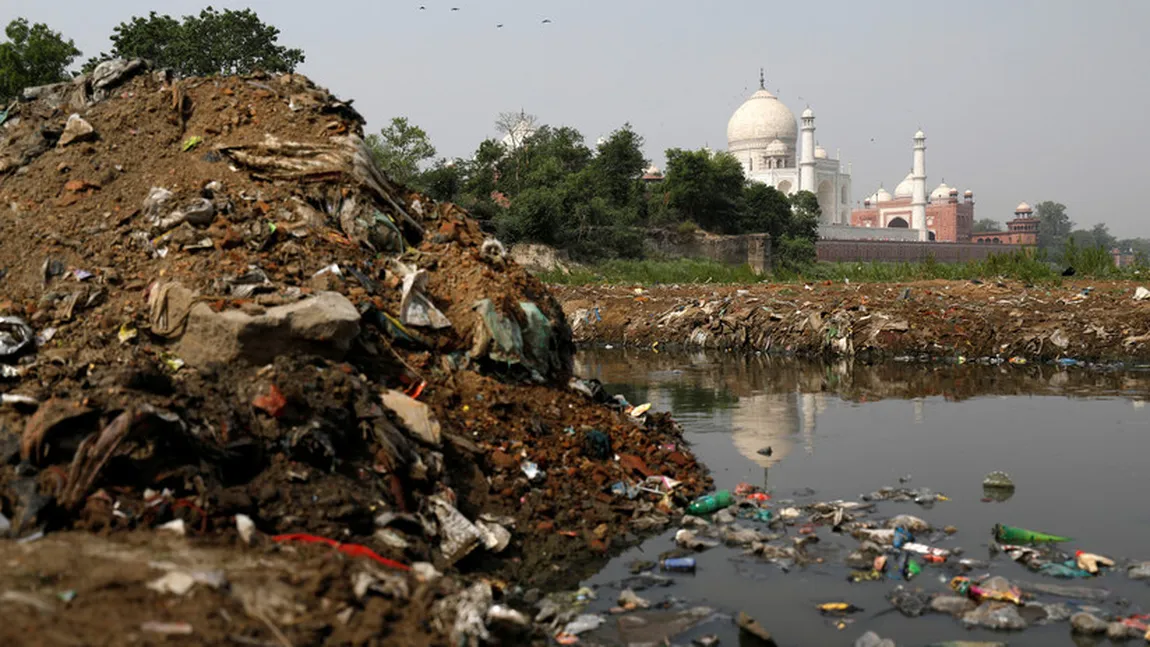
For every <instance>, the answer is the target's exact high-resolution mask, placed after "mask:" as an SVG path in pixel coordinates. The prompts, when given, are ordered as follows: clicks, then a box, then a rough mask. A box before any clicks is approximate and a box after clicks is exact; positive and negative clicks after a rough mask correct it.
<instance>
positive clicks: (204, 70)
mask: <svg viewBox="0 0 1150 647" xmlns="http://www.w3.org/2000/svg"><path fill="white" fill-rule="evenodd" d="M279 34H280V31H279V29H277V28H275V27H273V26H271V25H266V24H264V23H263V21H261V20H260V18H259V16H258V15H257V14H256V13H255V12H254V11H252V10H251V9H242V10H239V11H236V10H232V9H225V10H223V11H222V12H220V11H216V10H215V9H213V8H211V7H208V8H206V9H204V10H203V11H201V12H200V15H198V16H184V18H183V20H182V21H178V20H176V19H175V18H172V17H171V16H168V15H162V16H161V15H158V14H156V12H154V11H153V12H151V13H149V14H148V16H147V17H146V18H143V17H140V16H133V17H132V19H131V21H129V22H124V23H120V24H119V25H117V26H116V27H115V28H114V29H113V33H112V36H111V40H112V51H111V53H109V54H103V53H101V54H100V56H98V57H96V58H93V59H91V60H89V61H88V64H87V65H86V67H87V68H92V67H95V65H96V64H98V63H99V62H100V61H102V60H107V59H109V58H144V59H148V60H150V61H152V62H153V63H154V64H155V65H157V66H159V67H165V68H171V69H173V70H175V71H176V73H177V74H179V75H181V76H210V75H212V74H225V75H226V74H250V73H252V72H254V71H256V70H263V71H265V72H273V73H286V72H292V71H294V70H295V68H296V66H298V65H299V64H300V63H303V61H304V54H303V51H302V50H299V49H288V48H286V47H283V46H281V45H279V44H278V43H277V41H278V40H279Z"/></svg>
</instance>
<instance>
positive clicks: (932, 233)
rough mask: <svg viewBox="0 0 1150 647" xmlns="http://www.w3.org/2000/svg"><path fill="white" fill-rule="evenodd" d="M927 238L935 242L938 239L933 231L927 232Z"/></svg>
mask: <svg viewBox="0 0 1150 647" xmlns="http://www.w3.org/2000/svg"><path fill="white" fill-rule="evenodd" d="M926 236H927V238H929V239H930V240H935V238H936V236H935V235H934V232H933V231H927V232H926Z"/></svg>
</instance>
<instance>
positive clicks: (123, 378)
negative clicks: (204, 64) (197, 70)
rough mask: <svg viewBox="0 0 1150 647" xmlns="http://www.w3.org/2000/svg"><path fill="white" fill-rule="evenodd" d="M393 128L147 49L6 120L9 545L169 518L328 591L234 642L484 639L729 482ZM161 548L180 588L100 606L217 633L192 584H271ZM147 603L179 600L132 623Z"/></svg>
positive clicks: (2, 131) (156, 628)
mask: <svg viewBox="0 0 1150 647" xmlns="http://www.w3.org/2000/svg"><path fill="white" fill-rule="evenodd" d="M363 125H364V120H363V118H362V117H361V116H360V115H359V114H358V113H357V112H356V111H355V109H354V108H353V107H352V105H351V102H349V101H341V100H339V99H337V98H336V97H334V96H332V95H331V94H330V93H329V92H328V91H326V90H324V89H323V88H320V87H318V86H316V85H315V84H313V83H312V82H311V81H309V80H308V79H307V78H305V77H302V76H299V75H284V76H270V75H264V74H254V75H250V76H244V77H216V78H185V79H180V78H175V77H174V76H173V75H172V74H171V73H169V72H167V71H165V70H156V69H153V68H151V67H150V66H149V65H148V64H147V63H145V62H143V61H139V60H133V61H109V62H106V63H103V64H101V65H99V66H98V67H96V69H95V70H94V71H93V72H92V73H90V74H87V75H84V76H80V77H78V78H76V79H75V80H73V81H70V82H67V83H61V84H56V85H52V86H45V87H38V88H29V89H26V90H24V91H23V93H22V95H21V96H20V97H19V100H18V101H17V102H16V103H15V104H14V105H13V106H11V107H10V108H9V109H8V110H7V111H6V112H2V113H0V450H2V456H0V533H3V535H4V536H6V537H7V538H9V539H11V540H15V541H17V542H22V543H20V544H18V546H20V548H19V552H20V554H21V555H23V557H22V559H24V560H32V561H31V562H30V563H31V564H32V566H29V568H33V567H34V565H35V560H36V559H37V557H36V554H37V553H36V547H37V546H38V545H45V546H47V545H48V544H47V543H43V544H42V543H41V542H48V541H49V540H51V541H53V542H61V541H63V542H68V541H74V542H76V543H77V545H80V544H84V545H87V544H86V542H88V541H89V540H88V539H86V538H85V537H87V535H84V534H75V533H72V534H69V533H68V532H66V531H91V532H97V533H101V534H104V535H107V536H108V537H109V539H110V540H112V541H113V542H115V541H116V538H117V537H119V536H121V535H124V536H129V535H128V534H126V533H129V531H136V532H135V533H133V534H131V535H130V536H134V537H138V534H136V533H138V532H139V531H145V532H146V533H153V531H155V532H158V533H169V534H173V535H175V536H177V537H182V538H183V539H182V540H181V541H185V542H201V543H206V544H207V545H212V546H220V545H226V546H231V547H233V548H234V549H235V550H239V551H253V552H255V553H257V554H256V555H254V556H252V557H251V558H250V559H249V560H248V561H249V562H255V561H258V560H265V561H264V563H266V564H267V565H268V569H271V570H272V571H276V569H279V570H278V571H276V572H277V573H278V575H277V577H278V579H277V578H272V579H276V581H277V582H278V583H279V584H278V586H280V587H287V588H289V589H290V588H291V587H293V586H294V587H296V588H297V589H301V587H302V584H301V583H302V582H304V581H308V582H312V584H309V585H308V587H302V588H304V589H307V590H308V591H309V593H308V594H306V595H295V596H294V597H293V596H292V595H291V594H290V593H283V594H282V595H280V598H282V599H280V598H277V600H279V601H278V602H275V603H274V604H272V603H271V602H268V600H267V599H263V598H261V600H262V602H258V603H257V602H253V601H252V600H248V599H246V598H245V599H243V600H240V602H242V604H239V603H237V604H238V606H236V605H232V606H233V607H234V609H233V612H232V613H231V614H226V615H227V617H228V618H229V620H227V622H225V623H224V624H225V625H226V626H225V627H224V628H222V629H220V631H221V632H223V634H221V635H234V636H241V637H243V639H244V640H248V641H249V643H250V644H265V643H275V644H288V643H290V644H311V643H312V642H314V641H315V640H316V637H317V636H320V635H328V636H330V635H333V633H334V632H336V631H337V630H338V631H339V632H342V633H341V635H345V636H347V639H346V642H348V643H357V644H359V643H363V644H369V643H372V642H387V640H381V636H383V635H384V634H386V630H385V628H386V627H388V626H393V627H399V626H403V627H406V629H405V631H408V632H409V633H408V635H407V636H406V638H410V640H412V641H415V642H422V641H424V640H426V641H428V642H446V641H448V640H450V641H451V642H452V644H461V643H476V642H479V641H482V640H487V639H490V638H491V636H492V635H493V634H492V632H493V631H495V628H496V626H512V627H518V630H520V631H533V629H531V628H530V627H529V626H528V625H529V623H528V622H527V619H526V616H525V615H523V613H521V612H520V611H516V609H515V605H517V604H520V602H519V600H520V598H521V597H522V596H523V595H525V594H526V593H527V592H529V591H530V590H531V589H533V588H542V589H544V590H546V589H549V588H553V587H555V586H560V585H562V584H570V583H572V582H574V581H577V580H578V578H579V576H580V575H581V574H586V573H588V572H591V571H593V570H594V569H595V568H596V564H597V563H601V562H602V561H605V560H606V559H607V555H608V554H609V553H610V552H611V551H616V550H619V549H620V548H621V547H622V546H624V545H625V544H626V543H627V542H628V541H634V540H635V535H636V534H637V533H641V532H644V531H651V530H654V529H658V528H661V527H663V526H666V525H668V524H670V523H671V520H672V519H674V518H677V517H678V516H679V515H680V514H681V513H682V510H683V509H684V507H685V505H686V503H688V502H689V501H690V500H691V499H692V498H694V497H695V496H697V495H699V494H700V493H702V492H703V491H704V490H705V489H706V488H707V487H708V486H709V484H710V480H709V478H707V477H706V476H704V474H703V470H702V468H701V466H699V465H698V464H697V462H696V461H695V458H694V456H693V455H692V453H691V452H690V450H689V449H688V448H687V447H686V446H685V444H684V442H683V439H682V434H681V431H680V430H679V428H678V427H677V425H675V423H674V422H673V421H672V420H671V419H670V418H669V416H667V415H665V414H659V413H655V412H652V411H649V406H642V405H639V406H635V405H633V404H632V403H628V402H627V401H626V400H625V399H624V398H622V397H621V396H612V395H610V394H607V393H605V392H604V391H603V388H602V386H601V385H599V384H598V383H595V382H589V381H584V380H580V379H578V378H576V377H574V376H573V375H572V374H571V366H572V353H573V350H574V345H573V343H572V336H571V331H570V328H569V327H568V324H567V321H566V318H565V316H564V313H563V311H562V309H561V308H560V306H559V304H558V302H557V301H556V300H555V299H554V298H553V297H552V295H551V293H550V292H549V290H548V288H547V287H545V286H544V285H543V284H541V283H540V282H539V281H538V280H537V279H535V278H534V277H532V276H531V275H529V274H528V273H527V272H526V271H524V270H523V269H522V268H520V267H519V266H518V265H517V264H516V263H514V262H513V261H511V260H510V259H509V258H508V256H507V255H506V253H505V251H504V249H503V246H502V245H501V244H500V243H499V241H497V240H495V239H494V238H492V237H491V236H490V235H488V234H487V233H485V232H484V231H483V230H482V229H481V228H480V226H479V225H478V224H477V223H476V221H474V220H472V219H471V218H470V217H468V215H467V214H466V213H465V212H464V211H463V210H461V209H460V208H458V207H456V206H454V205H451V204H442V203H435V202H434V201H432V200H430V199H428V198H426V197H425V196H422V195H419V194H417V193H414V192H411V191H408V190H406V189H405V188H404V187H401V186H398V185H396V184H394V183H392V182H391V181H390V180H389V179H388V178H387V177H386V176H385V175H384V174H383V173H381V172H380V170H379V169H378V168H377V167H376V166H375V164H374V162H373V161H372V156H371V154H370V152H369V150H368V149H367V147H366V146H365V144H364V141H363V139H362V137H363ZM153 535H154V533H153ZM153 535H146V536H148V537H152V536H153ZM157 536H158V535H157ZM69 537H71V538H72V539H69ZM137 541H140V540H139V539H137ZM146 541H152V540H146ZM155 541H159V540H155ZM165 541H167V540H166V539H165ZM189 545H191V544H189ZM195 545H197V546H198V545H200V544H195ZM6 550H13V549H12V548H11V547H10V546H9V547H6ZM108 550H111V551H113V552H114V549H113V548H107V549H101V551H104V552H100V551H97V552H100V557H99V559H104V558H105V557H106V554H105V553H106V551H108ZM157 550H159V549H158V548H157ZM189 550H190V549H189ZM144 552H146V551H144ZM161 552H163V553H164V554H168V553H169V552H170V549H168V548H165V549H164V550H163V551H161ZM261 555H262V556H261ZM99 559H97V558H96V557H93V558H92V560H93V561H92V563H97V562H98V561H99ZM140 559H146V558H144V557H141V558H140ZM151 559H152V560H153V561H154V562H155V563H158V564H166V566H164V567H163V568H161V567H155V568H153V569H152V570H153V571H157V572H155V573H154V576H155V578H156V580H157V582H158V581H159V579H160V578H161V575H163V573H162V572H160V571H164V570H165V569H166V572H167V573H169V574H170V573H181V575H175V576H172V577H174V578H175V580H173V581H167V582H166V583H154V584H155V586H151V585H149V587H148V588H147V589H142V590H140V591H135V592H134V593H132V594H131V595H125V596H121V597H117V596H114V595H113V596H108V595H105V596H103V597H102V598H100V599H97V597H100V596H86V595H84V591H83V590H79V594H76V593H75V592H74V593H73V595H71V596H70V599H69V600H68V602H67V604H68V605H69V608H70V609H72V611H73V613H71V614H70V616H69V617H71V618H72V619H73V621H74V622H77V623H79V625H78V626H83V623H82V622H80V621H79V620H76V619H78V618H90V619H91V621H92V622H95V623H100V624H101V627H102V629H101V630H102V631H117V632H120V633H122V632H124V631H130V632H136V633H137V634H140V633H141V632H142V634H148V633H165V632H166V633H175V634H181V635H183V634H195V635H198V636H200V639H201V640H209V639H208V638H205V634H204V632H205V631H207V628H206V627H204V626H197V625H196V623H194V622H192V618H193V616H196V614H194V613H191V611H189V612H188V619H180V617H179V616H180V612H181V609H184V608H186V605H189V604H192V603H193V602H194V601H188V598H187V594H188V591H190V590H192V589H193V587H194V588H195V590H200V589H210V590H212V591H216V592H219V593H218V594H219V595H221V596H224V597H225V598H228V596H231V597H230V598H228V599H231V600H232V601H233V602H235V601H236V599H233V598H235V596H241V597H242V596H243V595H247V594H246V593H243V591H249V590H258V589H259V588H260V587H255V588H254V589H253V588H252V587H246V588H245V587H238V586H237V587H228V586H226V585H225V584H224V582H225V580H229V579H231V575H229V574H227V573H224V572H223V571H220V572H219V573H217V572H216V571H214V570H213V571H211V573H215V574H214V575H213V574H208V575H205V574H204V573H205V572H207V571H203V569H200V570H195V569H193V570H191V571H188V570H186V569H184V567H183V566H180V567H179V568H177V567H176V566H173V565H172V564H171V563H169V562H164V559H163V558H162V557H159V556H157V557H153V558H151ZM333 559H334V560H336V561H338V562H339V563H340V564H343V566H341V567H340V568H339V569H337V570H336V571H332V570H331V569H330V568H329V566H330V563H331V562H332V560H333ZM293 560H296V561H294V562H293ZM342 560H347V561H348V562H349V564H345V562H344V561H342ZM113 561H114V560H113ZM191 561H195V560H191ZM316 563H321V564H324V565H326V566H324V567H323V569H320V570H317V571H315V572H314V574H311V573H312V571H309V570H308V568H311V566H310V565H314V564H316ZM188 568H191V567H190V566H189V567H188ZM244 568H251V565H250V564H248V565H247V566H245V567H244ZM157 569H158V570H157ZM41 570H43V569H41ZM83 570H84V569H83V566H82V565H81V566H79V568H78V569H70V570H68V571H67V572H66V573H64V574H62V575H61V577H63V578H68V577H71V578H80V579H81V580H83V577H84V575H83ZM241 570H242V569H241ZM189 573H190V574H189ZM221 573H222V574H221ZM333 573H334V574H333ZM481 574H482V577H481V576H480V575H481ZM163 577H168V576H167V575H163ZM237 577H238V576H237ZM321 577H324V578H328V579H325V580H324V582H326V584H324V586H322V587H318V588H317V586H318V585H315V584H314V581H317V580H315V578H321ZM309 578H310V579H309ZM330 578H335V579H334V580H332V579H330ZM89 584H91V583H89ZM79 585H80V586H84V585H85V584H84V582H83V581H81V582H80V583H79ZM13 586H14V588H13V589H12V590H11V591H9V592H8V593H4V595H5V596H9V594H11V596H15V597H17V598H20V599H23V600H24V601H25V602H26V603H27V605H29V606H32V607H34V608H37V609H40V611H39V612H38V614H32V615H29V616H28V617H26V618H24V619H23V620H21V621H20V622H21V623H23V624H20V623H15V624H12V626H10V627H8V628H7V629H5V630H4V631H5V632H6V631H9V630H11V631H37V630H40V629H43V628H47V627H51V626H57V627H58V626H62V625H60V622H61V620H60V616H59V615H58V614H53V613H51V612H49V611H45V610H44V609H45V608H46V607H47V606H49V605H47V603H45V604H43V605H39V604H37V603H34V602H31V601H32V600H40V601H41V602H43V598H44V596H48V597H51V596H52V595H56V593H49V592H48V591H47V588H49V584H47V583H44V582H40V583H39V584H37V583H35V582H33V581H29V582H28V583H26V584H25V585H21V586H23V588H24V589H26V590H17V589H19V588H20V587H17V586H16V585H15V584H14V585H13ZM51 586H56V584H51ZM93 586H94V585H93ZM100 586H101V587H102V588H101V590H104V589H108V588H115V586H111V585H109V584H108V583H106V582H104V583H102V584H101V585H100ZM309 587H310V588H309ZM39 589H44V590H39ZM320 589H323V591H327V593H324V592H323V591H321V590H320ZM252 595H255V594H252ZM260 595H263V594H260ZM268 595H272V594H271V593H268ZM277 595H279V594H277ZM11 596H9V597H11ZM21 596H23V597H21ZM256 597H259V595H256ZM141 600H144V601H145V603H146V604H145V607H147V606H148V605H152V606H156V605H158V604H160V603H161V602H162V604H163V606H164V609H165V611H164V614H165V615H167V616H169V617H168V618H165V619H159V618H157V619H155V620H148V621H146V622H143V621H142V622H141V623H139V624H133V625H132V626H131V627H127V628H125V627H120V626H117V625H116V622H117V618H128V617H130V616H131V617H134V616H135V615H137V614H135V613H133V614H118V613H117V611H116V606H117V605H123V606H130V605H135V606H134V607H133V608H137V607H138V605H139V604H140V602H141ZM200 600H201V602H202V600H203V598H202V596H201V598H200ZM221 604H223V602H221ZM269 604H270V605H271V606H268V605H269ZM273 607H274V608H273ZM197 617H198V616H197ZM213 617H214V616H213ZM301 618H306V619H307V621H306V622H301V620H300V619H301ZM382 618H387V620H386V621H384V620H381V619H382ZM429 619H430V620H429ZM122 622H123V623H127V622H129V620H122ZM132 622H134V621H132ZM149 623H150V624H149ZM145 625H146V627H145ZM381 632H383V633H381ZM0 633H3V632H0ZM213 635H214V634H213ZM416 635H425V638H420V639H418V640H416V638H415V637H414V636H416ZM393 638H394V637H393ZM221 640H222V638H221ZM251 641H255V642H251ZM209 642H214V641H211V640H209ZM241 642H242V641H241ZM340 642H341V643H342V642H344V641H343V640H341V641H340ZM408 644H410V642H409V643H408Z"/></svg>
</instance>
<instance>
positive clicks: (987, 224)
mask: <svg viewBox="0 0 1150 647" xmlns="http://www.w3.org/2000/svg"><path fill="white" fill-rule="evenodd" d="M973 230H974V231H975V232H984V231H1002V224H1001V223H999V222H998V221H997V220H995V219H994V218H983V219H982V220H976V221H975V222H974V227H973Z"/></svg>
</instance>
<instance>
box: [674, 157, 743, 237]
mask: <svg viewBox="0 0 1150 647" xmlns="http://www.w3.org/2000/svg"><path fill="white" fill-rule="evenodd" d="M745 184H746V179H745V178H744V176H743V166H742V164H740V163H739V161H738V160H737V159H735V157H734V156H732V155H730V154H728V153H712V152H710V151H708V150H698V151H685V150H682V149H679V148H672V149H670V150H668V151H667V172H666V174H665V176H664V180H663V190H664V191H665V192H666V195H667V205H668V207H669V208H671V209H673V210H674V211H675V212H676V213H677V214H678V216H679V218H680V219H683V220H691V221H693V222H694V223H695V224H697V225H699V226H700V227H702V228H703V229H706V230H707V231H712V232H720V233H738V231H739V227H740V224H741V223H740V219H741V218H740V216H741V213H740V207H741V203H742V197H743V187H744V185H745Z"/></svg>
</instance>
